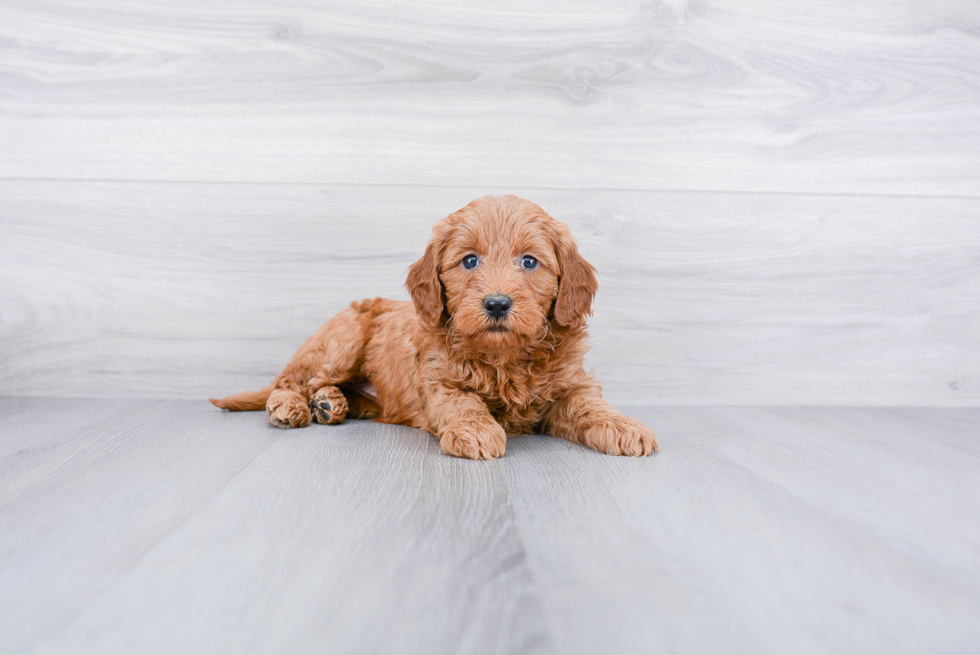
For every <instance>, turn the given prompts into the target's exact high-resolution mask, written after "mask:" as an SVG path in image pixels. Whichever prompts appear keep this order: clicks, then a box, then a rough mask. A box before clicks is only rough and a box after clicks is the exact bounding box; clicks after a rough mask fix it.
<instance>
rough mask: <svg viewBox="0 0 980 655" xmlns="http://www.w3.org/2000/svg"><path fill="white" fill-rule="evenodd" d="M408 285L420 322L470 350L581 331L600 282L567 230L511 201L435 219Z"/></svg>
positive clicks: (477, 204)
mask: <svg viewBox="0 0 980 655" xmlns="http://www.w3.org/2000/svg"><path fill="white" fill-rule="evenodd" d="M407 286H408V289H409V292H410V293H411V294H412V300H413V301H414V302H415V309H416V312H417V313H418V315H419V318H420V319H421V320H422V322H423V323H424V324H426V325H428V326H430V327H436V326H438V325H440V324H443V323H446V324H447V325H448V326H449V327H450V329H451V330H452V331H453V332H455V333H456V334H457V335H458V336H460V337H462V338H464V339H466V340H468V341H470V342H473V343H474V345H476V346H482V347H494V346H503V345H507V344H508V343H519V342H521V341H527V340H530V339H536V338H540V337H541V336H543V335H544V334H546V333H547V331H548V329H549V323H552V322H553V323H554V324H556V325H558V326H560V327H571V326H577V325H582V324H584V322H585V319H586V317H587V316H588V315H589V314H591V305H592V298H593V296H594V295H595V292H596V289H597V287H598V284H597V282H596V278H595V269H593V268H592V266H591V265H590V264H589V263H588V262H587V261H585V259H583V258H582V256H581V255H580V254H579V252H578V248H576V246H575V242H574V241H573V240H572V236H571V233H570V232H569V231H568V228H567V227H566V226H565V225H564V224H562V223H560V222H558V221H556V220H555V219H553V218H552V217H551V216H549V215H548V214H547V213H545V211H544V210H543V209H541V208H540V207H538V206H537V205H535V204H534V203H532V202H529V201H527V200H523V199H521V198H517V197H516V196H500V197H496V196H487V197H485V198H480V199H479V200H474V201H473V202H471V203H470V204H469V205H467V206H466V207H463V208H462V209H460V210H459V211H457V212H456V213H454V214H451V215H449V216H448V217H446V218H444V219H443V220H441V221H440V222H439V223H437V224H436V226H435V228H433V231H432V239H431V240H430V241H429V244H428V246H427V247H426V249H425V254H424V255H423V256H422V258H421V259H420V260H418V261H417V262H415V264H413V265H412V267H411V269H410V270H409V274H408V282H407Z"/></svg>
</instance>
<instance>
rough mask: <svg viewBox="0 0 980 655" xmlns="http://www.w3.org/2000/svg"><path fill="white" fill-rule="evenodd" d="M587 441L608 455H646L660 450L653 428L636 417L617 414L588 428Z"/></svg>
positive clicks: (592, 446)
mask: <svg viewBox="0 0 980 655" xmlns="http://www.w3.org/2000/svg"><path fill="white" fill-rule="evenodd" d="M585 437H586V438H585V443H586V444H587V445H589V446H590V447H591V448H594V449H595V450H600V451H602V452H604V453H606V454H607V455H629V456H630V457H646V456H647V455H649V454H650V453H655V452H657V451H659V450H660V446H659V445H658V444H657V438H656V437H655V436H654V435H653V430H651V429H650V428H648V427H647V426H645V425H643V424H642V423H640V422H639V421H637V420H636V419H632V418H630V417H628V416H617V417H615V418H612V419H610V420H607V421H603V422H601V423H596V424H594V425H592V426H590V427H589V428H588V433H587V434H586V435H585Z"/></svg>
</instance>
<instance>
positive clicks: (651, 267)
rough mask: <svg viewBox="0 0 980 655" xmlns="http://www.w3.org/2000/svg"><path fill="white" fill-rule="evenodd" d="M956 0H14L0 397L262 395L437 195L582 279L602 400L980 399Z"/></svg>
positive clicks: (978, 237)
mask: <svg viewBox="0 0 980 655" xmlns="http://www.w3.org/2000/svg"><path fill="white" fill-rule="evenodd" d="M978 35H980V5H978V4H977V3H975V2H972V0H947V1H945V2H929V1H927V0H909V1H907V2H894V1H893V0H888V1H884V0H882V1H879V2H861V3H853V2H850V0H835V1H826V2H823V1H815V0H810V1H808V2H801V3H783V2H775V0H773V1H772V2H766V1H761V0H760V1H757V2H751V3H745V2H736V1H735V0H730V1H728V2H725V1H714V0H712V1H710V2H704V3H686V2H681V1H675V2H642V3H641V2H628V1H623V2H616V1H613V2H594V1H593V0H590V1H588V2H584V1H583V2H569V1H565V0H563V1H562V2H557V1H555V2H538V3H533V2H523V1H522V2H511V3H482V2H481V3H475V2H474V3H461V2H448V1H447V2H425V3H421V2H351V3H341V2H316V3H306V2H298V1H290V2H281V3H275V4H270V3H251V2H201V1H195V2H190V1H189V0H169V1H166V2H148V1H147V2H121V1H116V2H106V1H90V2H85V3H76V2H68V1H58V0H54V1H45V2H37V1H36V0H31V1H27V0H7V1H5V2H3V3H2V5H0V394H2V395H42V396H145V397H158V396H159V397H201V398H204V397H207V396H211V395H220V394H223V393H227V392H232V391H237V390H244V389H249V388H255V387H258V386H262V385H264V384H265V383H266V382H267V381H268V380H269V379H270V378H271V377H272V376H273V375H274V374H275V373H276V372H278V370H279V369H280V368H281V366H282V365H283V364H284V363H285V362H286V360H287V359H288V358H289V356H290V355H291V354H292V352H293V350H294V349H295V348H296V347H297V346H298V345H299V344H300V343H301V342H302V341H303V339H305V338H306V337H307V336H308V335H309V334H310V333H312V331H313V330H314V329H315V328H316V327H317V326H318V325H319V324H320V323H321V322H322V321H324V320H326V319H327V318H329V317H330V316H331V315H332V314H333V313H335V312H336V311H338V310H339V309H341V308H342V307H343V306H345V305H346V304H347V303H348V302H349V301H350V300H352V299H355V298H363V297H370V296H375V295H383V296H389V297H407V296H406V294H405V291H404V289H403V288H402V283H403V282H404V275H405V269H406V267H407V266H408V265H409V264H410V263H411V262H412V261H414V260H415V259H416V258H417V257H418V256H419V255H420V254H421V251H422V248H423V246H424V244H425V241H426V239H427V237H428V232H429V228H430V227H431V225H432V223H434V222H435V221H436V220H437V219H439V218H441V217H442V216H444V215H446V214H447V213H449V212H451V211H453V210H455V209H457V208H458V207H460V206H461V205H463V204H465V203H466V202H468V201H470V200H472V199H473V198H475V197H478V196H481V195H485V194H487V193H517V194H519V195H522V196H525V197H528V198H530V199H531V200H534V201H535V202H538V203H539V204H541V205H542V206H543V207H544V208H545V209H546V210H548V211H549V212H551V213H552V214H553V215H554V216H556V217H557V218H559V219H561V220H564V221H565V222H567V223H568V224H569V225H570V226H571V227H572V230H573V232H574V233H575V234H576V236H577V238H578V240H579V243H580V247H581V249H582V251H583V252H584V253H585V255H586V256H587V257H588V258H589V259H590V260H591V261H592V262H593V264H595V265H596V267H597V268H598V269H599V271H600V282H601V286H600V292H599V297H598V299H597V302H596V305H595V311H596V315H595V317H594V319H593V321H592V328H593V330H592V332H593V344H594V347H593V351H592V353H591V355H590V359H589V364H590V365H591V366H592V367H594V368H595V369H596V372H597V374H598V375H599V377H600V379H602V380H604V381H605V383H606V385H605V386H606V390H607V395H608V396H609V397H610V398H611V399H613V400H614V401H616V402H628V403H669V404H732V403H752V404H871V405H909V404H911V405H977V404H980V129H978V126H980V36H978Z"/></svg>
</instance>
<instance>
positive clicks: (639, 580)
mask: <svg viewBox="0 0 980 655" xmlns="http://www.w3.org/2000/svg"><path fill="white" fill-rule="evenodd" d="M626 411H627V413H630V414H633V415H634V416H637V417H639V418H642V419H643V420H645V421H646V422H648V423H649V424H650V425H651V426H653V427H654V428H655V429H656V430H657V432H658V435H659V437H660V440H661V444H662V446H663V450H662V452H661V453H660V454H659V455H658V456H655V457H652V458H649V459H643V460H634V459H624V458H613V457H608V456H605V455H600V454H597V453H593V452H591V451H588V450H585V449H583V448H582V447H580V446H576V445H571V444H569V443H566V442H563V441H560V440H558V439H554V438H551V437H542V436H527V437H520V438H516V439H513V440H511V442H510V443H509V444H508V451H507V455H506V456H505V457H504V458H503V459H501V460H498V461H495V462H471V461H464V460H460V459H454V458H450V457H447V456H444V455H442V454H441V452H440V451H439V449H438V447H437V444H436V442H435V439H434V438H432V437H430V436H427V435H426V434H424V433H422V432H420V431H418V430H414V429H411V428H405V427H401V426H384V425H379V424H374V423H367V422H349V423H347V424H345V425H342V426H329V427H327V426H313V427H310V428H307V429H303V430H296V431H282V430H278V429H275V428H273V427H271V426H269V425H268V424H267V422H266V420H265V417H264V415H263V414H262V413H242V414H230V413H223V412H220V411H218V410H216V409H214V408H213V407H211V406H210V405H207V404H206V403H204V402H193V401H181V400H168V401H149V400H108V399H103V400H82V399H57V398H45V399H40V398H38V399H26V398H16V399H15V398H9V399H0V590H2V593H0V651H3V652H4V653H28V652H29V653H66V652H69V653H70V652H92V653H148V652H149V653H153V652H158V653H217V652H229V653H241V652H259V653H267V652H304V653H307V652H330V653H349V652H385V653H497V652H544V653H654V652H656V653H671V652H680V653H691V652H719V653H720V652H726V653H730V652H752V653H760V652H771V653H789V652H792V653H807V652H862V653H965V652H976V651H977V650H978V649H980V441H978V438H977V432H978V425H980V410H978V409H921V408H920V409H853V408H852V409H843V408H778V409H763V408H738V407H728V408H712V407H700V408H687V407H659V408H655V407H641V408H627V410H626Z"/></svg>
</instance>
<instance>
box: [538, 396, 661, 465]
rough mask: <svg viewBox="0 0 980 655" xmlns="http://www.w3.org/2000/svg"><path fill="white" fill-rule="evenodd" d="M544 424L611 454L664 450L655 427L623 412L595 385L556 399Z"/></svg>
mask: <svg viewBox="0 0 980 655" xmlns="http://www.w3.org/2000/svg"><path fill="white" fill-rule="evenodd" d="M543 428H544V431H545V432H547V433H548V434H551V435H554V436H556V437H561V438H562V439H568V440H569V441H574V442H575V443H580V444H583V445H585V446H588V447H589V448H592V449H593V450H598V451H601V452H604V453H606V454H608V455H631V456H633V457H641V456H646V455H649V454H650V453H651V452H653V453H655V452H657V451H658V450H660V446H658V445H657V439H656V437H654V436H653V430H651V429H650V428H648V427H647V426H645V425H643V424H642V423H640V422H639V421H637V420H636V419H632V418H630V417H628V416H623V415H622V414H620V413H619V412H618V411H616V408H615V407H613V406H612V405H610V404H609V403H608V402H606V401H605V400H603V399H602V394H601V392H600V391H599V389H597V388H594V387H582V388H577V389H574V390H572V391H571V392H569V394H568V395H567V396H565V397H564V398H562V399H561V400H559V401H557V402H555V404H554V405H552V406H551V409H550V410H549V411H548V415H547V417H546V418H545V421H544V424H543Z"/></svg>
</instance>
